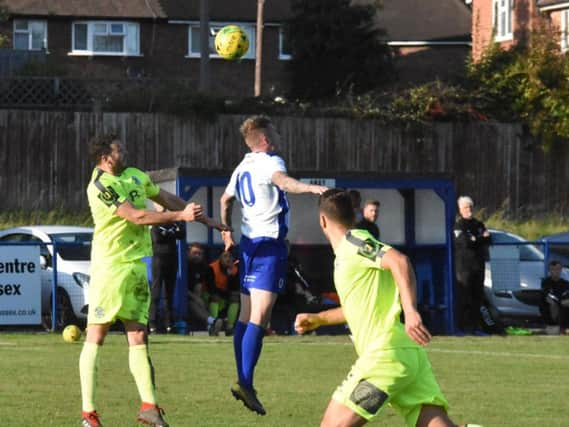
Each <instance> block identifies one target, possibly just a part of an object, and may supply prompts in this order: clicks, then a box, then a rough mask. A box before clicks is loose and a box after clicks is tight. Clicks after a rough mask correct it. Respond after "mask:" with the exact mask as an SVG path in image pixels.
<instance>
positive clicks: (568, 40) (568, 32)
mask: <svg viewBox="0 0 569 427" xmlns="http://www.w3.org/2000/svg"><path fill="white" fill-rule="evenodd" d="M561 50H562V51H563V52H567V51H569V10H563V11H561Z"/></svg>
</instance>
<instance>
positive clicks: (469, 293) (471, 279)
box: [454, 196, 490, 335]
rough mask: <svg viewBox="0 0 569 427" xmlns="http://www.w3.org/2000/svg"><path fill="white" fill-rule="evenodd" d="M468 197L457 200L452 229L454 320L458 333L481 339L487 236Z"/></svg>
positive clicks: (487, 233) (488, 240) (488, 239)
mask: <svg viewBox="0 0 569 427" xmlns="http://www.w3.org/2000/svg"><path fill="white" fill-rule="evenodd" d="M473 206H474V203H473V201H472V199H471V198H470V197H467V196H461V197H459V198H458V210H459V217H458V219H457V220H456V223H455V225H454V249H455V270H456V283H455V295H454V300H455V317H456V326H457V329H458V333H459V334H462V333H470V334H474V335H485V334H484V333H483V332H482V330H481V319H480V307H481V306H482V302H483V299H484V262H485V260H486V258H487V254H488V245H489V244H490V233H489V232H488V230H487V229H486V226H485V225H484V223H482V222H481V221H479V220H477V219H476V218H474V217H473V216H472V208H473Z"/></svg>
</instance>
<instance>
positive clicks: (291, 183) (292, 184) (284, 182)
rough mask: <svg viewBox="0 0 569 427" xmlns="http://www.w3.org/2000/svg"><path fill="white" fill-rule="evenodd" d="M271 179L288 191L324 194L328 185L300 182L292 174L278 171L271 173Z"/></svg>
mask: <svg viewBox="0 0 569 427" xmlns="http://www.w3.org/2000/svg"><path fill="white" fill-rule="evenodd" d="M271 181H272V182H273V184H275V185H276V186H277V187H279V188H280V189H281V190H283V191H286V192H287V193H314V194H322V193H324V192H325V191H326V190H328V187H324V186H323V185H313V184H306V183H304V182H300V181H298V180H297V179H294V178H293V177H291V176H288V175H287V173H286V172H283V171H277V172H274V173H273V174H272V175H271Z"/></svg>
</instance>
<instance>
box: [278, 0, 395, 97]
mask: <svg viewBox="0 0 569 427" xmlns="http://www.w3.org/2000/svg"><path fill="white" fill-rule="evenodd" d="M379 9H380V3H379V1H378V0H373V1H368V2H362V1H359V2H357V3H355V2H354V1H350V0H294V1H293V4H292V12H293V17H292V18H291V20H290V21H289V22H288V25H287V29H288V32H287V35H288V38H289V41H290V47H291V52H292V60H291V63H290V70H291V73H292V94H293V95H294V96H295V97H299V98H319V97H327V96H332V95H338V94H340V93H344V92H347V91H352V92H354V93H362V92H365V91H367V90H370V89H373V88H376V87H378V86H380V85H381V84H382V83H383V82H384V81H385V79H386V77H388V76H390V75H391V74H390V73H392V66H391V58H392V52H391V49H390V48H389V46H387V44H386V43H385V42H384V36H385V31H383V30H382V29H380V28H379V27H378V26H377V21H376V16H377V13H378V10H379Z"/></svg>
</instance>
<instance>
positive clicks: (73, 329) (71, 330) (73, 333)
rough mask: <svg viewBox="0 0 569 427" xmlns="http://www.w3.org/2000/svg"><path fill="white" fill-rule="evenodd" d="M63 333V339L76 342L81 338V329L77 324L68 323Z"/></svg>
mask: <svg viewBox="0 0 569 427" xmlns="http://www.w3.org/2000/svg"><path fill="white" fill-rule="evenodd" d="M61 335H62V336H63V341H65V342H75V341H78V340H79V338H81V329H79V327H78V326H75V325H67V326H66V327H65V329H64V330H63V333H62V334H61Z"/></svg>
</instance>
